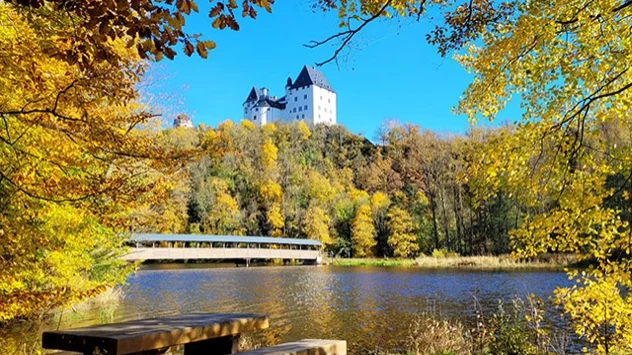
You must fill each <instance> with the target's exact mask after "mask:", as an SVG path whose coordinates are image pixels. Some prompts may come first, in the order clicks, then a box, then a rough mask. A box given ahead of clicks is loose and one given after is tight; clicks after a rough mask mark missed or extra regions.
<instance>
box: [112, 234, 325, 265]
mask: <svg viewBox="0 0 632 355" xmlns="http://www.w3.org/2000/svg"><path fill="white" fill-rule="evenodd" d="M129 245H130V247H131V248H130V253H129V254H127V255H126V256H124V259H125V260H192V259H201V260H203V259H208V260H239V261H243V262H245V263H246V265H249V264H250V262H251V261H252V260H273V259H282V260H301V261H303V263H306V264H315V263H319V262H320V261H321V254H320V249H321V246H322V244H321V243H320V242H319V241H317V240H310V239H294V238H274V237H241V236H232V235H200V234H133V235H132V237H131V239H130V240H129Z"/></svg>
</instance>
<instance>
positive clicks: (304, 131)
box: [296, 121, 312, 141]
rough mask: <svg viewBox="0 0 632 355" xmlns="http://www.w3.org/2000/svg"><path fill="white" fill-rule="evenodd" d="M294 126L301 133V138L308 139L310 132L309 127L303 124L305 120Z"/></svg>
mask: <svg viewBox="0 0 632 355" xmlns="http://www.w3.org/2000/svg"><path fill="white" fill-rule="evenodd" d="M296 128H297V129H298V131H299V132H300V133H301V140H304V141H305V140H307V139H309V137H310V136H311V135H312V132H311V131H310V130H309V127H307V124H305V122H303V121H300V122H299V123H298V125H297V126H296Z"/></svg>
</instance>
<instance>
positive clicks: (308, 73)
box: [291, 65, 334, 91]
mask: <svg viewBox="0 0 632 355" xmlns="http://www.w3.org/2000/svg"><path fill="white" fill-rule="evenodd" d="M310 85H316V86H319V87H321V88H323V89H327V90H329V91H334V89H332V88H331V86H330V85H329V82H327V79H326V78H325V75H324V74H323V73H322V72H321V71H320V70H318V69H316V68H312V67H308V66H307V65H306V66H304V67H303V69H302V70H301V72H300V73H299V74H298V77H296V80H294V84H292V86H291V89H297V88H300V87H302V86H310Z"/></svg>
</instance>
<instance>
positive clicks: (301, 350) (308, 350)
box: [185, 339, 347, 355]
mask: <svg viewBox="0 0 632 355" xmlns="http://www.w3.org/2000/svg"><path fill="white" fill-rule="evenodd" d="M185 355H186V353H185ZM239 355H347V342H346V341H344V340H323V339H304V340H301V341H297V342H293V343H285V344H280V345H276V346H272V347H269V348H261V349H256V350H252V351H246V352H242V353H239Z"/></svg>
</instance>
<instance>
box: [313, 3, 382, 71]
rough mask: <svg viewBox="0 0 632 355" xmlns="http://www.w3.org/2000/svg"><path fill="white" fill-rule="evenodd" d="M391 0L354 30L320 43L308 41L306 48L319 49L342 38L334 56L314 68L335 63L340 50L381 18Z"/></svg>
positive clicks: (337, 34)
mask: <svg viewBox="0 0 632 355" xmlns="http://www.w3.org/2000/svg"><path fill="white" fill-rule="evenodd" d="M392 1H393V0H388V1H387V2H386V3H385V4H384V5H383V6H382V7H381V8H380V10H379V11H377V12H376V13H375V14H373V16H371V17H369V18H367V19H362V23H360V25H359V26H358V27H356V28H351V27H349V29H348V30H346V31H342V32H339V33H336V34H334V35H332V36H329V37H328V38H326V39H324V40H322V41H314V40H312V41H310V42H309V43H308V44H304V46H305V47H307V48H316V47H320V46H322V45H324V44H327V43H329V42H331V41H332V40H334V39H337V38H342V43H341V44H340V46H338V48H337V49H336V50H335V51H334V54H333V55H332V56H331V57H329V59H327V60H325V61H322V62H320V63H316V66H318V67H320V66H323V65H325V64H327V63H329V62H332V61H337V60H338V55H339V54H340V52H342V50H343V49H344V48H345V47H347V45H348V44H349V42H350V41H351V40H352V39H353V37H354V36H355V35H356V34H358V32H360V31H361V30H362V29H363V28H364V27H365V26H366V25H368V24H369V23H371V22H373V21H374V20H376V19H378V18H379V17H380V16H382V14H383V13H384V11H385V10H386V9H387V8H388V7H389V6H390V5H391V2H392Z"/></svg>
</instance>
